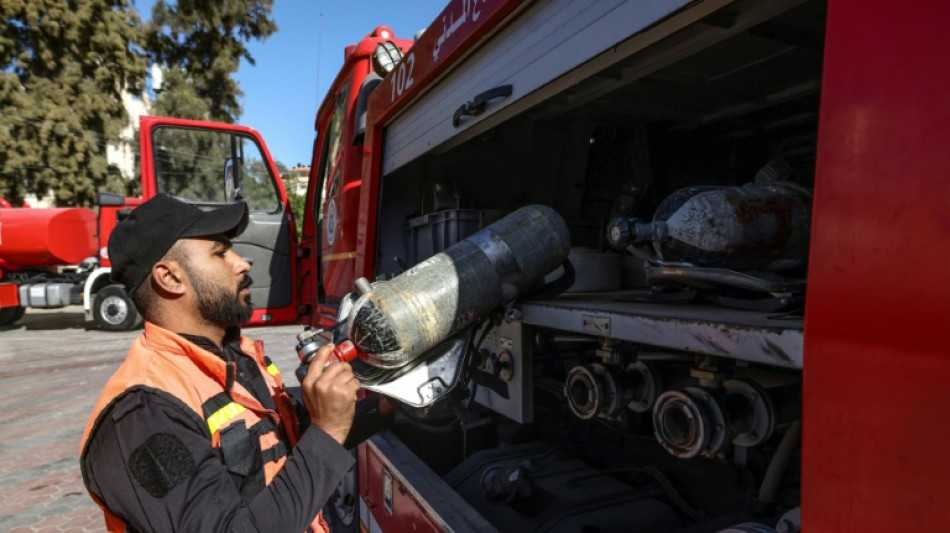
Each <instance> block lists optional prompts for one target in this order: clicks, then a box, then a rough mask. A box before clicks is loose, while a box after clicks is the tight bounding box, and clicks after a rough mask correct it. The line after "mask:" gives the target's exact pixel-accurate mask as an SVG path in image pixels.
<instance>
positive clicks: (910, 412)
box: [802, 0, 950, 532]
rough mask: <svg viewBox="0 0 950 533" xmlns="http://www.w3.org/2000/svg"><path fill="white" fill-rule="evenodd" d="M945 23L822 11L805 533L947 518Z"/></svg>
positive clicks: (877, 10) (901, 7) (949, 36)
mask: <svg viewBox="0 0 950 533" xmlns="http://www.w3.org/2000/svg"><path fill="white" fill-rule="evenodd" d="M948 19H950V4H948V3H945V2H928V1H920V0H913V1H909V2H890V1H885V0H874V1H857V0H832V1H831V2H829V8H828V26H827V37H826V54H825V64H824V82H823V90H822V95H821V120H820V126H819V142H818V165H817V177H816V180H815V182H816V190H815V202H814V222H813V225H812V241H811V253H810V258H811V262H810V266H809V272H808V276H809V280H808V304H807V309H806V314H805V316H806V319H805V320H806V321H805V370H804V372H805V373H804V405H803V409H804V417H803V442H802V444H803V457H802V525H803V529H804V530H806V531H839V532H844V531H855V532H856V531H938V530H941V531H942V530H944V529H945V528H946V527H947V526H946V524H947V523H948V522H950V507H948V506H947V504H946V495H947V488H946V487H947V484H948V482H950V457H948V455H947V454H946V453H945V450H944V449H943V448H942V447H941V445H942V444H943V443H945V442H948V441H950V425H948V424H946V423H945V422H946V419H945V417H944V416H943V414H944V413H946V412H947V405H950V387H948V383H950V350H948V349H947V338H946V329H947V326H948V325H950V305H948V302H950V284H948V283H947V265H950V247H948V246H947V238H948V235H950V209H948V208H947V206H948V200H947V199H948V198H950V180H948V179H947V177H948V176H950V150H948V149H947V142H948V140H950V100H948V95H950V76H948V75H947V73H946V68H945V67H946V66H945V64H944V62H943V61H942V60H940V59H939V57H941V55H940V53H939V52H938V51H941V50H943V51H945V50H947V49H948V48H950V32H948V31H947V25H946V21H947V20H948ZM935 54H936V55H935Z"/></svg>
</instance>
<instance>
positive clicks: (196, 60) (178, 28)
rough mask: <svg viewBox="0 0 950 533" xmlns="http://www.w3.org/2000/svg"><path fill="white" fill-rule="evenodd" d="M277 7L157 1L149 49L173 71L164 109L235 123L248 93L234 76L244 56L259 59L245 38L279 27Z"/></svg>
mask: <svg viewBox="0 0 950 533" xmlns="http://www.w3.org/2000/svg"><path fill="white" fill-rule="evenodd" d="M272 6H273V0H178V1H177V2H175V3H169V2H166V1H165V0H158V1H157V2H156V3H155V5H154V6H153V7H152V19H151V21H150V23H149V24H148V26H147V30H146V35H147V43H148V50H149V52H150V53H151V54H152V56H153V58H154V59H155V61H156V62H157V63H158V64H160V65H163V66H165V67H166V70H167V72H168V77H167V78H166V80H165V83H164V88H163V90H162V94H161V95H160V96H159V99H158V100H159V105H160V106H161V109H162V110H163V111H166V112H168V114H169V115H172V116H177V117H181V118H194V119H205V120H215V121H219V122H234V121H235V120H236V119H237V118H238V117H239V116H240V115H241V106H240V104H239V102H238V99H239V98H240V97H241V96H242V95H243V93H242V92H241V90H240V88H239V87H238V84H237V81H236V80H235V79H234V78H233V77H232V76H233V74H234V73H235V72H237V70H238V67H239V66H240V63H241V59H244V60H245V61H247V62H248V63H250V64H251V65H253V64H254V58H253V57H252V56H251V54H250V52H249V51H248V49H247V46H246V43H247V42H249V41H250V40H252V39H257V40H265V39H267V37H268V36H270V35H271V34H272V33H274V32H275V31H277V24H276V23H275V22H274V21H273V20H272V19H271V18H270V13H271V9H272ZM166 99H167V101H162V100H166ZM201 102H204V103H205V104H206V107H205V106H203V105H200V103H201Z"/></svg>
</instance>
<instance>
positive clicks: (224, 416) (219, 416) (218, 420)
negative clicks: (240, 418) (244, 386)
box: [208, 402, 245, 435]
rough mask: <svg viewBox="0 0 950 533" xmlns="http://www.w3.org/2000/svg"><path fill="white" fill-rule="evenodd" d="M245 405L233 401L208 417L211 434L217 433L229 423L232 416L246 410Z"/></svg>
mask: <svg viewBox="0 0 950 533" xmlns="http://www.w3.org/2000/svg"><path fill="white" fill-rule="evenodd" d="M244 409H245V408H244V406H243V405H241V404H239V403H237V402H231V403H229V404H227V405H225V406H224V407H222V408H221V409H218V410H217V411H215V412H214V413H213V414H212V415H211V416H209V417H208V429H209V430H210V431H211V434H212V435H213V434H215V433H217V431H218V430H219V429H221V426H223V425H225V424H227V423H228V422H229V421H230V420H231V419H232V418H234V417H236V416H237V415H239V414H241V413H243V412H244Z"/></svg>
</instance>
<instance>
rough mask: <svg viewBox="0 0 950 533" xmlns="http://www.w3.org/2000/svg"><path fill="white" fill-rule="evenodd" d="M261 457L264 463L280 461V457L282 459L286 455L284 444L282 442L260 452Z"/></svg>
mask: <svg viewBox="0 0 950 533" xmlns="http://www.w3.org/2000/svg"><path fill="white" fill-rule="evenodd" d="M261 455H262V457H263V459H264V462H265V463H269V462H271V461H276V460H278V459H280V458H281V457H284V456H286V455H287V445H286V444H284V441H280V442H278V443H277V444H275V445H273V446H271V447H270V448H268V449H266V450H264V451H263V452H261Z"/></svg>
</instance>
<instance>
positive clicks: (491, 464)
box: [118, 0, 950, 532]
mask: <svg viewBox="0 0 950 533" xmlns="http://www.w3.org/2000/svg"><path fill="white" fill-rule="evenodd" d="M948 15H950V6H948V5H947V4H945V3H942V2H926V1H923V0H909V1H908V2H899V3H898V2H884V1H881V0H872V1H863V2H858V1H856V0H664V1H656V2H640V1H635V0H626V1H624V0H614V1H599V2H587V1H578V0H535V1H531V0H452V1H451V2H450V3H449V5H448V6H446V7H445V9H444V10H443V11H442V12H441V13H440V14H439V15H438V16H437V17H436V18H435V20H434V21H433V23H432V24H431V25H430V26H429V28H428V29H426V30H425V32H424V33H423V34H422V35H421V37H419V38H418V40H416V41H415V42H411V41H408V40H400V39H396V38H395V37H394V36H393V35H392V31H391V30H390V29H389V28H387V27H384V26H380V27H377V28H376V29H374V30H373V31H372V32H371V33H370V34H369V35H367V36H366V37H365V38H363V39H362V40H361V41H359V43H357V44H356V45H354V46H351V47H348V48H347V49H346V50H345V62H344V65H343V67H342V69H341V70H340V73H339V74H338V76H337V77H336V79H335V81H334V83H333V85H332V86H331V89H330V91H329V94H328V95H327V98H326V99H325V101H324V103H323V104H322V106H321V107H320V109H319V111H318V113H317V117H316V123H315V130H316V138H315V141H314V153H313V160H312V162H311V172H312V175H311V177H310V186H309V190H308V193H307V204H306V212H305V214H304V220H303V221H302V231H301V235H300V240H299V242H298V241H297V240H296V235H295V231H294V225H293V223H292V220H291V214H290V211H289V206H288V203H287V200H286V196H285V194H284V192H283V189H282V187H281V186H280V183H279V180H277V179H276V176H277V174H276V171H275V168H274V166H273V165H272V164H271V162H270V160H269V156H268V154H267V150H266V148H265V147H264V144H263V141H262V140H261V139H260V137H259V135H257V133H256V132H254V131H253V130H250V129H247V128H239V127H235V126H224V125H213V124H208V123H201V122H190V121H173V120H167V119H159V118H148V119H145V120H144V121H143V123H142V127H141V131H142V132H143V134H142V162H143V163H142V171H143V195H144V196H146V197H148V196H149V195H151V194H155V193H156V192H167V193H170V194H174V195H176V196H178V197H181V198H185V199H188V200H191V201H194V202H195V203H198V204H200V205H213V204H216V203H221V202H228V201H233V200H235V199H238V198H241V199H244V200H247V201H248V202H249V204H250V206H251V211H252V214H251V220H252V222H251V225H250V226H249V230H248V231H247V232H246V233H245V234H244V235H243V236H241V237H240V238H239V241H238V242H237V243H236V244H235V248H236V249H239V251H240V253H242V254H243V255H245V256H247V257H250V258H251V259H252V260H253V269H254V272H252V273H251V275H252V277H253V278H254V279H255V289H254V290H256V291H258V292H257V293H255V295H254V301H255V302H257V305H258V306H259V307H260V309H257V310H256V311H255V316H254V320H255V321H257V322H258V323H263V322H289V321H293V320H297V319H299V320H301V321H302V322H303V323H304V324H308V325H313V326H327V325H331V324H333V323H336V322H337V320H338V319H339V318H340V317H341V316H343V315H346V314H347V306H348V303H349V302H350V301H351V300H350V298H349V295H350V294H351V293H352V292H353V290H354V285H355V284H356V280H357V279H358V278H360V277H362V278H366V279H368V280H371V281H373V282H375V283H386V282H387V280H390V279H392V278H394V277H396V276H398V275H400V274H401V273H403V272H406V271H407V269H409V266H410V265H414V264H416V263H418V262H420V261H424V260H426V259H427V258H429V257H430V256H433V255H436V254H439V252H442V251H443V250H445V249H447V248H448V247H450V246H451V245H452V244H453V243H456V242H458V241H460V240H463V239H465V238H466V237H467V236H468V235H471V234H478V232H480V231H481V230H482V228H484V227H485V226H486V225H488V224H490V223H491V222H492V221H493V220H495V219H497V218H498V217H499V216H502V215H505V214H507V213H509V212H511V211H514V210H515V209H517V208H518V207H520V206H523V205H527V204H542V205H546V206H549V207H551V208H553V209H554V210H555V211H556V212H557V213H559V214H560V216H561V217H562V218H563V219H564V221H565V222H566V224H567V226H568V228H569V231H570V238H571V243H572V246H573V247H572V248H571V251H570V254H569V256H568V257H569V261H568V262H567V263H566V264H565V265H564V267H563V268H562V269H561V270H562V272H561V273H558V272H553V273H551V274H550V275H549V276H548V277H547V278H545V280H543V281H542V282H539V287H538V290H537V291H536V292H534V293H531V294H529V295H527V296H526V297H523V298H521V299H519V300H518V301H516V302H515V303H514V304H512V305H508V306H506V307H504V308H502V309H499V310H498V312H497V313H493V314H490V315H489V316H486V317H481V319H480V320H478V321H476V322H475V325H474V326H471V327H469V328H466V329H465V330H464V331H463V332H461V333H460V336H459V338H458V339H456V342H455V344H454V345H453V346H458V347H459V349H458V350H455V351H451V350H450V351H447V352H445V353H436V354H434V355H433V356H431V357H422V358H420V360H419V361H420V362H418V363H417V364H414V366H413V367H412V368H408V369H405V371H404V372H402V373H401V375H396V376H394V377H393V379H392V380H391V381H389V382H377V383H376V384H375V385H374V386H373V387H372V388H373V390H377V391H380V392H383V393H384V394H387V395H388V396H389V397H391V398H393V399H395V400H396V401H395V402H394V403H395V404H396V405H397V408H398V412H399V416H398V417H397V419H396V422H395V423H394V425H393V427H392V428H391V430H388V431H386V432H384V433H382V434H379V435H377V436H375V437H373V438H372V439H370V440H369V441H367V442H366V443H364V444H362V445H360V446H359V448H358V450H357V451H356V452H355V453H357V455H358V459H359V460H358V466H357V468H356V469H355V470H354V471H353V472H352V474H351V475H350V476H349V477H348V478H347V479H346V480H345V481H344V483H343V484H342V485H341V486H340V488H339V490H338V492H337V494H336V497H335V498H334V499H333V500H332V501H331V502H330V505H329V509H328V512H327V513H326V515H327V516H328V518H329V519H330V520H331V521H333V522H334V525H335V526H336V528H337V529H339V530H342V531H346V530H353V531H355V530H358V529H363V530H367V531H387V532H389V531H479V532H481V531H492V530H498V531H680V532H687V531H689V532H698V531H745V532H767V531H773V530H774V531H783V532H789V531H799V530H801V529H802V528H804V529H806V530H808V531H862V532H864V531H882V532H883V531H939V530H943V529H945V526H944V524H945V523H947V522H948V519H950V511H948V510H947V509H946V506H945V505H943V504H942V501H943V499H944V498H945V497H946V496H947V495H948V490H947V489H946V488H945V487H946V486H948V485H950V460H947V459H941V457H942V456H941V455H940V453H939V452H927V453H924V452H923V451H922V450H920V449H919V448H918V446H917V444H919V439H920V438H923V437H927V438H928V439H930V441H931V442H938V443H939V442H942V441H943V439H944V437H950V429H946V428H945V429H941V428H940V425H939V421H940V419H941V418H940V413H942V412H943V409H944V408H943V407H941V406H944V405H947V404H948V403H950V402H948V400H950V393H948V392H947V391H948V388H947V386H946V383H947V379H945V378H950V364H946V359H947V357H946V349H944V348H942V346H943V343H942V340H943V339H942V337H941V330H942V327H944V326H945V325H948V324H950V306H948V304H947V303H946V302H947V301H950V285H948V284H947V283H944V282H941V281H940V279H942V277H941V274H942V268H943V266H944V265H946V264H948V263H950V253H948V252H947V249H948V247H947V246H944V245H941V243H943V242H945V241H947V239H948V235H950V222H948V214H947V212H948V211H947V208H946V203H947V202H946V200H945V198H946V197H947V196H948V195H950V185H948V183H950V182H948V181H947V180H946V179H944V175H945V174H947V172H948V171H950V151H947V150H945V149H943V147H942V144H943V143H944V142H947V139H950V126H948V124H950V120H948V119H950V104H948V103H947V99H946V95H947V94H950V76H947V75H946V74H945V72H944V71H945V69H944V68H942V67H941V63H940V60H939V56H940V52H939V51H940V50H944V49H945V48H946V47H947V46H948V45H950V34H948V32H946V31H945V30H944V21H945V20H947V19H948ZM118 210H121V209H118ZM910 262H913V266H914V268H913V269H912V270H913V273H914V275H913V276H910V275H908V276H907V277H905V276H902V275H900V272H903V271H904V270H906V269H907V268H909V267H908V265H909V264H910ZM365 285H366V284H363V287H365ZM423 318H425V316H424V313H421V315H420V319H423ZM459 339H460V340H459ZM397 374H399V373H398V372H397ZM935 420H936V422H935ZM931 429H933V431H934V432H933V433H927V432H928V431H930V430H931ZM915 431H923V433H922V434H921V435H920V436H917V435H916V433H914V432H915ZM928 435H929V436H928Z"/></svg>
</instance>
